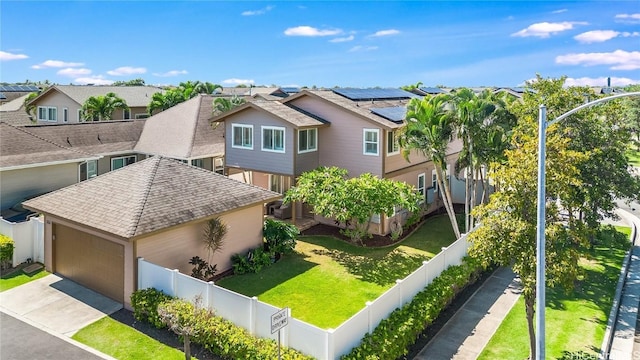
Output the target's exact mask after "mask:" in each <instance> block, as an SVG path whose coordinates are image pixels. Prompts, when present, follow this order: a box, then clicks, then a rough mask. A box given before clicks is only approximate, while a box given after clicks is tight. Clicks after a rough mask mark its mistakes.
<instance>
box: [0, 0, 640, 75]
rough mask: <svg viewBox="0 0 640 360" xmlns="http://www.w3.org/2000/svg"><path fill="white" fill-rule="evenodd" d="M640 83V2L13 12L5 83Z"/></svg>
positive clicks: (68, 5) (3, 59)
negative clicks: (138, 80)
mask: <svg viewBox="0 0 640 360" xmlns="http://www.w3.org/2000/svg"><path fill="white" fill-rule="evenodd" d="M536 73H538V74H540V75H542V76H543V77H560V76H563V75H566V76H567V77H568V82H567V83H568V84H570V85H572V84H577V85H582V84H587V85H594V86H603V85H605V84H606V78H607V77H611V78H612V82H613V85H627V84H629V83H640V0H634V1H631V0H627V1H615V0H614V1H546V2H545V1H495V2H489V1H473V2H463V1H233V2H231V1H80V2H70V1H64V2H52V1H46V2H44V1H43V2H36V1H13V0H3V1H2V2H1V3H0V81H2V82H21V81H25V80H26V79H29V80H32V81H38V80H40V81H44V80H45V79H47V80H49V81H51V82H55V83H60V84H69V83H73V84H86V83H94V84H109V83H111V82H113V81H117V80H130V79H134V78H143V79H144V80H145V81H146V83H147V84H158V85H167V84H178V83H180V82H181V81H186V80H200V81H209V82H213V83H218V84H222V85H223V86H229V87H230V86H235V85H237V84H253V85H257V86H259V85H271V84H275V85H278V86H313V85H315V86H318V87H334V86H342V87H373V86H382V87H399V86H402V85H408V84H415V83H417V82H422V83H423V84H424V85H425V86H436V85H444V86H451V87H455V86H518V85H522V84H523V83H524V82H525V81H526V80H529V79H532V78H534V77H535V75H536Z"/></svg>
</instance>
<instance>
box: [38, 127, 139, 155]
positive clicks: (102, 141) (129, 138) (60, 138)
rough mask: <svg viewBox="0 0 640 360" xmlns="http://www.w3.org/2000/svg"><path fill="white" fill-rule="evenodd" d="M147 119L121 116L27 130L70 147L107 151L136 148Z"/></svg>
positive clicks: (104, 152) (95, 151)
mask: <svg viewBox="0 0 640 360" xmlns="http://www.w3.org/2000/svg"><path fill="white" fill-rule="evenodd" d="M144 123H145V120H121V121H96V122H84V123H77V124H54V125H32V126H28V127H27V131H29V132H31V133H32V134H35V135H37V136H39V137H41V138H44V139H48V140H51V141H52V142H55V143H56V144H59V145H61V146H64V147H67V148H71V149H78V150H81V151H84V152H87V153H90V154H108V153H117V152H126V151H131V150H133V147H134V146H135V144H136V142H137V141H138V138H139V137H140V133H141V132H142V127H143V126H144Z"/></svg>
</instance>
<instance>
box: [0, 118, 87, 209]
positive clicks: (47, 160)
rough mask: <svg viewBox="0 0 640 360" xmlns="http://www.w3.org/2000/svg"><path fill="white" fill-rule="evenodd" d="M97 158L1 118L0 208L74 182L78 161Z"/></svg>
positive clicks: (80, 162)
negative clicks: (2, 120) (3, 120)
mask: <svg viewBox="0 0 640 360" xmlns="http://www.w3.org/2000/svg"><path fill="white" fill-rule="evenodd" d="M98 159H99V156H97V155H92V154H90V153H86V152H84V151H81V150H77V149H71V148H69V147H65V146H62V145H60V144H57V143H55V142H53V141H51V140H48V139H45V138H43V137H40V136H38V135H35V134H34V133H32V132H30V131H29V129H28V128H26V127H23V126H13V125H9V124H7V123H5V122H0V184H1V186H0V208H1V209H6V208H8V207H11V206H12V205H14V204H15V203H16V202H19V201H21V200H23V199H26V198H28V197H30V196H32V195H39V194H43V193H45V192H49V191H53V190H57V189H60V188H62V187H65V186H68V185H71V184H74V183H76V182H78V169H79V167H80V166H81V164H83V163H86V162H89V161H96V160H98Z"/></svg>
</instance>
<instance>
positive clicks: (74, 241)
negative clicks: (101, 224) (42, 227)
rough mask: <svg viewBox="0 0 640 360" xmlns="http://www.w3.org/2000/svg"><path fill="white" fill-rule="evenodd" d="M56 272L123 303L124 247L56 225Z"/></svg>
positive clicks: (54, 247)
mask: <svg viewBox="0 0 640 360" xmlns="http://www.w3.org/2000/svg"><path fill="white" fill-rule="evenodd" d="M53 233H54V234H55V240H53V249H54V252H53V256H54V270H55V272H56V273H58V274H60V275H62V276H64V277H67V278H69V279H71V280H73V281H75V282H77V283H79V284H82V285H84V286H86V287H88V288H90V289H92V290H94V291H97V292H99V293H101V294H103V295H106V296H108V297H110V298H112V299H114V300H116V301H119V302H122V301H123V300H124V247H123V246H122V245H120V244H117V243H114V242H111V241H109V240H105V239H103V238H100V237H98V236H94V235H91V234H87V233H85V232H82V231H79V230H76V229H72V228H70V227H67V226H63V225H59V224H55V225H54V231H53Z"/></svg>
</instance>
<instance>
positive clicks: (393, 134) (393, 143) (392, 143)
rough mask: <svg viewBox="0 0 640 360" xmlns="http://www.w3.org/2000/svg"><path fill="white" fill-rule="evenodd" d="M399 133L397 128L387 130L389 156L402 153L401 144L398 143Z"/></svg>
mask: <svg viewBox="0 0 640 360" xmlns="http://www.w3.org/2000/svg"><path fill="white" fill-rule="evenodd" d="M397 135H398V133H397V131H395V130H391V131H388V132H387V156H390V155H398V154H400V145H399V144H398V136H397ZM389 150H391V151H389Z"/></svg>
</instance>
